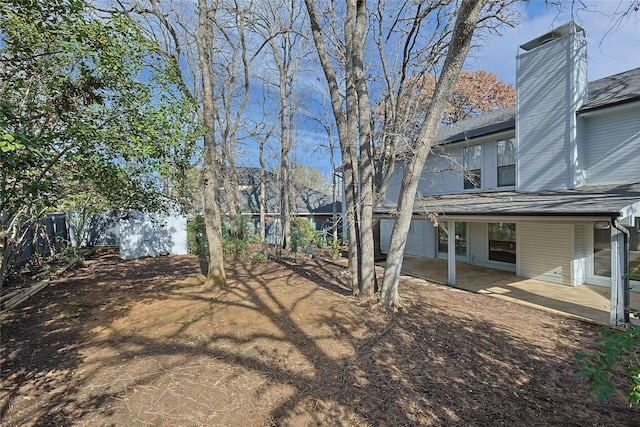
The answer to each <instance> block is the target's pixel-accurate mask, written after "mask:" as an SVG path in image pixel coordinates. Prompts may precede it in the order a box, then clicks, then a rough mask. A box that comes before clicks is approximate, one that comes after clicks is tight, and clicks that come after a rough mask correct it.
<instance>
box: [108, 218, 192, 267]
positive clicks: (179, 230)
mask: <svg viewBox="0 0 640 427" xmlns="http://www.w3.org/2000/svg"><path fill="white" fill-rule="evenodd" d="M186 253H187V217H186V216H184V215H178V214H172V215H167V216H165V215H160V214H144V213H142V212H138V211H132V212H131V213H130V214H129V218H128V219H127V220H121V221H120V258H122V259H134V258H142V257H146V256H159V255H185V254H186Z"/></svg>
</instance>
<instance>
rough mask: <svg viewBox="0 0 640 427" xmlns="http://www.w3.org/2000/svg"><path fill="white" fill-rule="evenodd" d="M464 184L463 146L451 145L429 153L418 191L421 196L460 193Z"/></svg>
mask: <svg viewBox="0 0 640 427" xmlns="http://www.w3.org/2000/svg"><path fill="white" fill-rule="evenodd" d="M462 184H463V182H462V148H461V147H449V148H447V150H446V151H444V152H443V153H438V154H435V153H434V154H431V155H429V157H428V158H427V162H426V164H425V167H424V169H423V171H422V176H421V177H420V183H419V184H418V190H417V192H418V195H420V196H431V195H437V194H452V193H459V192H461V191H462Z"/></svg>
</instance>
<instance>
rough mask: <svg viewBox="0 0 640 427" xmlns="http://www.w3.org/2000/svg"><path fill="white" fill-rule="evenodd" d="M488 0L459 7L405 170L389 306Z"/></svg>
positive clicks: (394, 304) (387, 282) (386, 286)
mask: <svg viewBox="0 0 640 427" xmlns="http://www.w3.org/2000/svg"><path fill="white" fill-rule="evenodd" d="M486 3H487V0H464V1H463V2H462V4H461V6H460V8H459V9H458V17H457V19H456V24H455V27H454V31H453V35H452V39H451V42H450V44H449V51H448V52H447V57H446V59H445V62H444V66H443V68H442V72H441V74H440V78H439V79H438V83H437V85H436V89H435V92H434V95H433V98H432V100H431V103H430V106H429V114H428V115H427V117H426V118H425V121H424V122H423V123H422V125H421V126H420V130H419V132H418V135H417V137H416V144H415V147H414V151H413V153H414V154H413V155H412V156H411V157H410V158H409V160H408V163H407V167H406V168H405V170H404V175H403V177H402V184H401V187H400V195H399V196H398V207H397V217H396V221H395V223H394V226H393V231H392V233H391V242H390V244H389V253H388V255H387V267H386V269H385V272H384V279H383V284H382V294H381V302H382V304H383V305H384V306H385V307H386V308H387V309H397V308H399V307H400V306H401V303H400V296H399V293H398V281H399V279H400V272H401V270H402V258H403V255H404V248H405V244H406V239H407V233H408V231H409V227H410V226H411V217H412V214H413V204H414V201H415V195H416V190H417V188H418V182H419V180H420V175H421V174H422V169H423V168H424V164H425V162H426V160H427V156H428V155H429V152H430V150H431V147H432V146H433V143H434V141H435V135H436V133H437V131H438V128H439V124H440V122H441V121H442V117H443V114H444V110H445V108H446V106H447V103H448V102H449V97H450V95H451V93H452V92H453V89H454V87H455V84H456V82H457V80H458V76H459V75H460V70H461V69H462V65H463V64H464V61H465V58H466V56H467V53H468V52H469V48H470V46H471V39H472V38H473V32H474V29H475V27H476V25H477V23H478V16H479V14H480V11H481V10H482V8H483V7H484V5H485V4H486Z"/></svg>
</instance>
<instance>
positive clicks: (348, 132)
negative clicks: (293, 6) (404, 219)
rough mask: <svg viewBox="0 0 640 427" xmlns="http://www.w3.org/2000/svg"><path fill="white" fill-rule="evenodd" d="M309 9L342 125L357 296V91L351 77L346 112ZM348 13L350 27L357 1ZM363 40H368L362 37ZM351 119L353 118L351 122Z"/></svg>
mask: <svg viewBox="0 0 640 427" xmlns="http://www.w3.org/2000/svg"><path fill="white" fill-rule="evenodd" d="M305 5H306V7H307V12H308V14H309V23H310V25H311V33H312V34H313V41H314V44H315V46H316V50H317V52H318V58H319V59H320V63H321V65H322V70H323V71H324V75H325V78H326V80H327V85H328V86H329V95H330V98H331V108H332V110H333V116H334V118H335V121H336V128H337V129H338V140H339V141H340V151H341V153H342V174H343V175H342V179H343V183H344V184H343V185H344V198H345V205H346V207H345V213H346V217H347V218H346V219H347V232H348V240H349V241H348V251H349V272H350V273H351V292H352V293H353V294H354V295H355V296H357V295H358V294H359V293H360V288H359V281H360V280H359V279H360V278H359V271H360V268H359V266H358V262H359V258H360V256H359V238H358V235H359V233H358V221H357V219H358V204H357V201H358V159H357V154H356V143H357V135H356V130H357V128H356V124H355V122H354V121H355V120H357V119H358V116H357V113H358V109H357V108H358V105H357V100H356V93H355V89H354V87H353V79H352V78H351V80H350V81H351V84H347V104H348V105H347V111H348V113H347V114H345V112H344V111H343V105H342V96H341V93H340V92H341V91H340V87H339V86H338V79H337V75H336V71H335V69H334V68H333V65H332V63H331V58H330V57H329V52H328V51H327V47H326V45H325V43H324V40H323V38H322V29H321V26H320V21H319V17H318V11H317V10H316V7H315V4H314V3H313V0H305ZM348 15H349V16H348V17H347V19H346V25H345V29H347V28H349V24H350V25H351V26H353V25H354V23H355V8H354V7H353V5H351V7H349V8H348ZM349 37H350V41H353V34H352V32H351V35H350V36H349ZM360 42H364V40H361V41H360ZM348 68H349V70H350V72H352V71H353V67H351V66H349V67H348ZM350 120H351V121H352V122H351V123H350Z"/></svg>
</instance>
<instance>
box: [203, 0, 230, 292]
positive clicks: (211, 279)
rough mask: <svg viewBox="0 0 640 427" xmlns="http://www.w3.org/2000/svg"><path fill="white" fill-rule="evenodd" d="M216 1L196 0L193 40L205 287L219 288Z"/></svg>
mask: <svg viewBox="0 0 640 427" xmlns="http://www.w3.org/2000/svg"><path fill="white" fill-rule="evenodd" d="M216 6H217V3H216V2H214V3H213V4H212V5H211V6H208V5H207V2H206V0H198V12H199V21H198V31H197V33H196V41H197V44H198V54H199V59H200V66H201V69H202V85H203V100H202V113H201V117H202V124H203V127H204V130H205V134H204V166H203V168H202V173H203V184H204V185H203V187H204V188H203V196H204V220H205V228H206V231H207V241H208V243H209V268H208V271H207V279H206V281H205V283H204V288H205V289H213V288H222V287H224V286H226V281H227V280H226V273H225V270H224V256H223V237H222V212H221V209H220V177H219V176H218V173H219V172H220V170H221V166H222V165H221V164H220V161H219V159H218V158H216V156H217V153H216V139H215V133H214V127H215V104H214V102H213V100H214V93H213V62H212V60H211V50H212V49H213V29H214V25H213V24H214V22H213V21H214V13H215V8H216Z"/></svg>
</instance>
